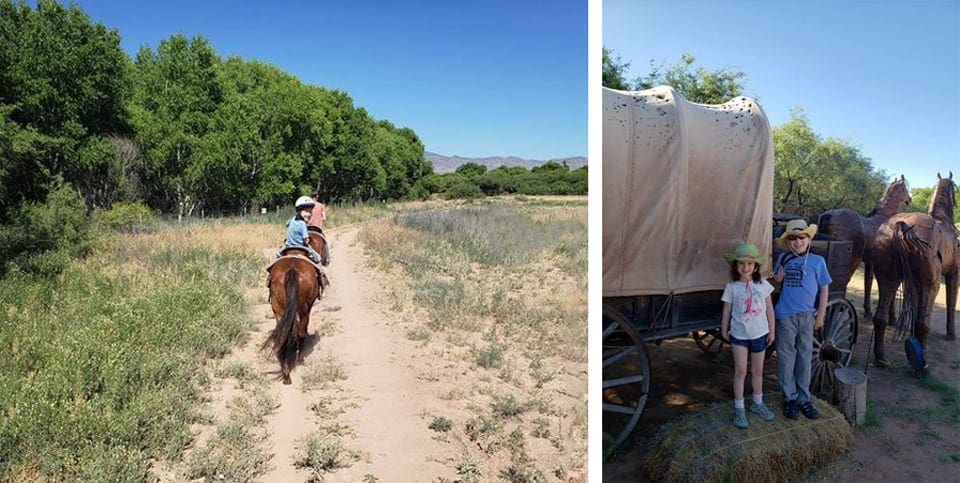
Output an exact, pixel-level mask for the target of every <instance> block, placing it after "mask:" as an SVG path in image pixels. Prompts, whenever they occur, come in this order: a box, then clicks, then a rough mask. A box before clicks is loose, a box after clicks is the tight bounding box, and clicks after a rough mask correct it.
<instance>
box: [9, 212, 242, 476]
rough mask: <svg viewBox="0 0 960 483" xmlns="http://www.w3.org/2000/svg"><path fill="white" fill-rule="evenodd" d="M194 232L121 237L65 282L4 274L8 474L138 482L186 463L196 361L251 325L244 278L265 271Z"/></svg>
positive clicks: (219, 351)
mask: <svg viewBox="0 0 960 483" xmlns="http://www.w3.org/2000/svg"><path fill="white" fill-rule="evenodd" d="M193 236H194V237H195V238H197V239H198V240H201V239H202V240H204V241H203V242H201V243H190V241H189V238H190V237H189V236H187V237H185V236H184V232H182V231H168V232H161V233H155V234H149V235H137V236H127V237H117V238H114V239H111V240H108V242H107V243H106V244H105V248H104V249H103V250H102V251H99V252H97V253H96V254H94V255H92V256H91V257H90V258H89V259H87V260H86V261H84V262H81V263H76V264H74V265H72V266H70V267H69V268H67V269H66V270H65V271H64V272H63V273H62V274H61V275H60V276H59V277H57V278H46V279H44V278H35V277H30V276H26V275H23V274H17V273H12V274H10V275H9V276H7V277H5V278H3V279H2V280H0V347H3V348H4V349H3V357H0V424H2V426H0V480H6V479H9V478H13V477H14V475H16V477H17V478H20V479H28V480H29V479H40V480H71V481H72V480H84V481H87V480H92V481H141V480H144V479H146V478H147V476H148V471H149V465H150V459H152V458H157V459H173V460H176V459H177V458H179V454H180V451H181V449H182V448H183V446H184V445H185V444H186V443H187V442H188V441H189V439H190V433H189V430H188V425H189V424H190V422H191V420H192V419H193V418H194V417H195V416H196V415H195V413H194V409H193V408H194V405H195V403H196V401H197V398H198V394H199V391H200V390H201V389H202V388H201V384H200V383H199V382H198V381H199V380H201V379H202V378H199V377H198V375H199V373H200V369H201V367H202V365H203V364H204V362H205V361H206V360H207V359H208V358H211V357H220V356H222V355H224V354H225V353H226V352H227V351H229V350H230V349H231V348H232V347H233V346H234V345H235V344H236V343H237V342H238V340H240V339H241V338H242V336H243V334H244V333H245V332H246V330H247V328H248V327H249V326H250V324H251V323H252V322H251V321H250V320H249V319H247V318H245V317H243V316H240V315H239V314H243V313H244V311H243V310H242V306H243V303H244V302H243V298H242V295H241V293H240V292H239V290H238V287H239V286H241V285H242V284H244V283H246V284H249V283H252V282H253V281H254V280H255V279H256V278H257V277H259V275H258V273H257V272H258V271H259V269H260V262H259V260H258V259H257V258H255V257H253V256H250V255H244V254H242V253H241V252H240V251H233V250H231V249H230V248H224V247H223V246H222V245H221V246H220V247H219V248H209V247H212V246H215V245H216V242H215V241H213V240H216V239H217V238H218V234H217V233H210V234H207V235H199V234H197V233H194V235H193ZM220 239H221V241H222V237H221V238H220ZM203 245H207V246H208V247H204V246H203Z"/></svg>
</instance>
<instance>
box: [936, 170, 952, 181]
mask: <svg viewBox="0 0 960 483" xmlns="http://www.w3.org/2000/svg"><path fill="white" fill-rule="evenodd" d="M950 176H953V173H952V172H951V173H950ZM941 179H943V178H941V177H940V172H939V171H937V180H941Z"/></svg>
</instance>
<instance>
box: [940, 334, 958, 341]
mask: <svg viewBox="0 0 960 483" xmlns="http://www.w3.org/2000/svg"><path fill="white" fill-rule="evenodd" d="M943 338H944V339H946V340H957V335H956V334H947V335H945V336H943Z"/></svg>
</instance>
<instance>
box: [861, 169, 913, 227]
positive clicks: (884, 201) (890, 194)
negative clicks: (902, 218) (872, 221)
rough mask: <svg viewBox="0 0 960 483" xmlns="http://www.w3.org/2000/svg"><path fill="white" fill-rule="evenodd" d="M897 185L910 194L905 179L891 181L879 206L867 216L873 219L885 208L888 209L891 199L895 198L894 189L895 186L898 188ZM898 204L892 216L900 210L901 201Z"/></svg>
mask: <svg viewBox="0 0 960 483" xmlns="http://www.w3.org/2000/svg"><path fill="white" fill-rule="evenodd" d="M897 184H901V185H903V188H902V189H903V190H904V191H907V192H909V188H908V187H907V184H906V180H904V179H903V178H896V179H894V180H893V181H891V182H890V184H888V185H887V187H886V188H885V189H884V190H883V195H882V196H880V200H879V201H877V204H875V205H873V210H872V211H871V212H870V213H869V214H868V215H867V217H868V218H869V217H871V216H874V215H877V214H878V213H880V211H881V210H882V209H883V208H884V207H886V206H887V205H888V204H890V203H891V198H892V197H893V188H894V186H896V185H897ZM896 203H897V206H894V207H893V213H891V215H892V214H895V213H896V212H897V211H898V208H899V207H900V202H899V200H897V201H896Z"/></svg>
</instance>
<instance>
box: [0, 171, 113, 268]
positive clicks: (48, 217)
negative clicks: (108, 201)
mask: <svg viewBox="0 0 960 483" xmlns="http://www.w3.org/2000/svg"><path fill="white" fill-rule="evenodd" d="M93 242H94V239H93V234H92V233H91V231H90V218H89V216H87V211H86V207H85V206H84V204H83V199H82V198H81V197H80V194H79V193H77V192H76V191H75V190H74V189H73V188H72V187H71V186H70V185H69V184H66V183H63V182H62V181H61V180H59V179H58V180H55V181H54V184H53V189H51V190H50V192H49V193H48V194H47V198H46V200H45V201H44V202H43V203H25V204H23V205H21V206H20V207H19V208H18V209H16V210H15V214H14V215H13V217H12V220H11V224H10V225H9V226H7V227H3V228H0V258H2V259H5V260H9V261H10V265H13V266H14V267H16V268H18V269H21V270H23V271H26V272H29V273H36V274H42V275H55V274H57V273H60V272H61V271H62V270H63V268H64V267H66V265H67V264H68V263H69V262H70V259H72V258H75V257H80V256H84V255H86V254H88V253H89V252H90V250H91V249H92V246H93ZM56 252H61V253H56ZM35 258H36V260H34V259H35ZM8 268H10V266H2V267H0V273H2V272H3V271H5V270H6V269H8Z"/></svg>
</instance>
